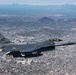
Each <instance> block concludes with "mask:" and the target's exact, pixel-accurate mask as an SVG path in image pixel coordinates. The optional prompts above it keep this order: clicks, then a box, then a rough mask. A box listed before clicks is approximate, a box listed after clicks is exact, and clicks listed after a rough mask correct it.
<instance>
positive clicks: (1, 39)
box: [0, 34, 11, 44]
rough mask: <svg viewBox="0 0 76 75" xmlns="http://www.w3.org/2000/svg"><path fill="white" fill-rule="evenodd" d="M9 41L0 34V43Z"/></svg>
mask: <svg viewBox="0 0 76 75" xmlns="http://www.w3.org/2000/svg"><path fill="white" fill-rule="evenodd" d="M5 43H11V41H10V40H9V39H7V38H5V37H4V36H3V35H2V34H0V44H5Z"/></svg>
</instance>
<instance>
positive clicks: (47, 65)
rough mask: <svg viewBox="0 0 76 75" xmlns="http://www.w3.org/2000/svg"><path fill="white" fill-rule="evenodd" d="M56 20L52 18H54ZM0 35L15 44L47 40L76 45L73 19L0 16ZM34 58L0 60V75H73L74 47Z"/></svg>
mask: <svg viewBox="0 0 76 75" xmlns="http://www.w3.org/2000/svg"><path fill="white" fill-rule="evenodd" d="M55 16H56V15H55ZM0 33H1V34H3V35H4V36H5V37H7V38H8V39H10V40H11V41H12V42H15V43H22V44H24V43H34V42H38V41H44V40H47V39H51V38H60V39H63V41H64V42H66V41H67V42H75V41H76V18H63V17H59V16H58V18H56V19H55V18H51V17H26V16H24V17H23V16H22V17H21V16H1V17H0ZM42 54H43V55H41V56H38V57H30V58H26V57H17V58H14V57H13V56H9V55H3V56H2V57H0V75H76V45H68V46H59V47H56V48H55V50H52V51H48V52H42Z"/></svg>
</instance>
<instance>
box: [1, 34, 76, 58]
mask: <svg viewBox="0 0 76 75" xmlns="http://www.w3.org/2000/svg"><path fill="white" fill-rule="evenodd" d="M55 41H57V42H58V41H62V40H61V39H58V38H54V39H49V40H45V41H44V42H37V43H33V44H15V43H13V42H11V41H10V40H9V39H7V38H5V37H4V36H3V35H2V34H0V56H2V55H3V54H6V55H13V56H14V57H22V56H25V57H27V56H28V57H31V56H37V55H40V54H41V52H43V51H51V50H55V47H56V46H64V45H73V44H76V43H75V42H71V43H63V44H60V45H59V44H58V45H55Z"/></svg>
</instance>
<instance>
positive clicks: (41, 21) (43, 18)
mask: <svg viewBox="0 0 76 75" xmlns="http://www.w3.org/2000/svg"><path fill="white" fill-rule="evenodd" d="M39 22H40V23H51V22H54V20H53V19H50V18H48V17H42V18H41V19H39Z"/></svg>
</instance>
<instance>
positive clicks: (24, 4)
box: [0, 3, 76, 6]
mask: <svg viewBox="0 0 76 75" xmlns="http://www.w3.org/2000/svg"><path fill="white" fill-rule="evenodd" d="M0 5H32V6H51V5H57V6H61V5H75V6H76V4H25V3H8V4H7V3H3V4H1V3H0Z"/></svg>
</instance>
